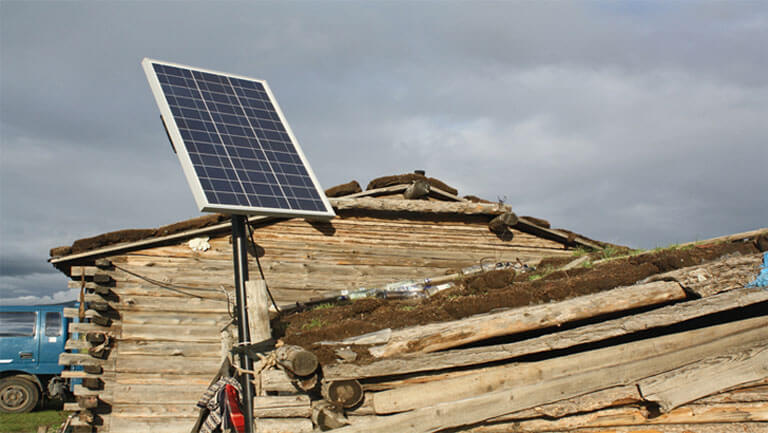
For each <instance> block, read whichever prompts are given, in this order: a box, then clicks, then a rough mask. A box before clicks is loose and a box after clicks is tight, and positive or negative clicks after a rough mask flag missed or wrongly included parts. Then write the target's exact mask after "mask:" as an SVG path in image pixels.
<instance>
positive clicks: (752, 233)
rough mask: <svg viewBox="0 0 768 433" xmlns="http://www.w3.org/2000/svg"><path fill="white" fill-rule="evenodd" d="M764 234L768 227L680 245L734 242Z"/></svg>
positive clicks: (767, 232)
mask: <svg viewBox="0 0 768 433" xmlns="http://www.w3.org/2000/svg"><path fill="white" fill-rule="evenodd" d="M764 234H768V227H764V228H761V229H757V230H750V231H747V232H741V233H734V234H731V235H725V236H718V237H716V238H709V239H705V240H703V241H693V242H686V243H684V244H680V245H679V246H680V247H687V246H688V245H701V244H711V243H713V242H733V241H740V240H744V239H750V238H755V237H758V236H761V235H764Z"/></svg>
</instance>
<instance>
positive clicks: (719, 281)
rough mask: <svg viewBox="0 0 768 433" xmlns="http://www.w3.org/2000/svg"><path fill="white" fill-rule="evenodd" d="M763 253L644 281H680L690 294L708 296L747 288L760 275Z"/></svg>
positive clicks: (687, 269)
mask: <svg viewBox="0 0 768 433" xmlns="http://www.w3.org/2000/svg"><path fill="white" fill-rule="evenodd" d="M762 262H763V253H757V254H750V255H746V256H736V257H728V258H725V259H721V260H717V261H714V262H709V263H705V264H702V265H697V266H689V267H686V268H681V269H676V270H674V271H670V272H665V273H662V274H656V275H653V276H651V277H648V278H646V279H645V280H643V282H652V281H677V282H678V283H680V285H681V286H683V287H685V288H686V289H687V290H688V291H690V292H693V293H696V294H697V295H699V296H702V297H707V296H712V295H715V294H717V293H721V292H726V291H729V290H734V289H739V288H741V287H744V286H745V285H747V283H749V282H750V281H752V280H754V279H755V276H757V274H758V273H759V272H760V265H761V264H762Z"/></svg>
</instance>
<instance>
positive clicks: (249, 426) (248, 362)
mask: <svg viewBox="0 0 768 433" xmlns="http://www.w3.org/2000/svg"><path fill="white" fill-rule="evenodd" d="M245 224H246V217H245V216H244V215H232V259H233V263H234V270H235V296H236V302H237V335H238V342H239V343H240V344H241V345H242V344H250V343H251V332H250V328H249V326H248V310H247V308H246V307H247V305H246V299H247V297H246V295H245V282H246V281H247V280H248V243H247V242H246V237H245ZM240 368H241V369H244V370H246V371H253V360H252V359H251V358H250V357H248V356H246V355H245V354H244V353H243V354H241V355H240ZM240 386H242V388H243V412H244V413H243V415H245V433H253V386H252V385H251V374H248V373H241V374H240Z"/></svg>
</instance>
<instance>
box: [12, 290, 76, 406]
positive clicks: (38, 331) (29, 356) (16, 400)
mask: <svg viewBox="0 0 768 433" xmlns="http://www.w3.org/2000/svg"><path fill="white" fill-rule="evenodd" d="M75 306H77V303H76V302H67V303H63V304H54V305H17V306H0V412H6V413H18V412H29V411H31V410H32V409H34V408H35V407H36V406H37V404H38V402H39V401H40V400H41V399H42V398H43V397H44V396H48V395H51V394H56V393H60V392H61V391H62V389H63V388H65V385H64V384H65V381H64V380H63V379H62V378H61V372H62V370H63V367H62V366H60V365H59V354H61V353H62V352H64V344H65V343H66V341H67V333H68V328H69V326H68V324H69V319H67V318H66V317H64V308H66V307H75Z"/></svg>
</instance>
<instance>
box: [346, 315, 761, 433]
mask: <svg viewBox="0 0 768 433" xmlns="http://www.w3.org/2000/svg"><path fill="white" fill-rule="evenodd" d="M745 322H746V321H745ZM765 322H766V320H765V318H763V320H762V322H761V323H760V324H758V327H757V328H755V329H753V330H751V331H747V332H744V333H740V334H735V335H729V336H726V337H718V338H717V339H716V340H714V341H711V342H710V343H707V344H696V345H693V346H689V347H687V348H685V349H682V350H681V349H680V347H679V344H681V343H683V342H684V341H686V337H688V336H690V335H691V334H690V333H685V334H682V336H681V335H677V336H675V338H674V339H676V340H677V341H676V343H677V344H671V343H672V341H670V338H668V337H669V336H666V337H659V338H655V339H652V340H648V341H646V342H645V343H646V347H645V350H647V353H646V356H645V357H644V358H642V359H637V358H636V357H627V356H624V353H623V352H624V351H626V350H627V349H628V348H630V347H633V346H635V347H637V346H636V344H637V343H629V344H624V345H620V346H614V347H611V348H608V349H610V350H611V351H612V352H613V353H612V355H613V360H614V363H613V365H606V364H605V363H597V364H596V363H591V362H589V360H581V361H582V362H580V363H579V365H578V366H574V367H579V368H580V369H578V370H576V371H575V372H574V373H573V374H569V375H566V376H561V377H556V378H553V379H541V375H542V374H543V373H546V372H547V370H546V369H539V370H538V371H537V372H536V373H535V374H534V377H532V381H533V383H530V384H522V383H520V382H519V381H516V380H515V378H513V379H512V382H513V383H516V384H518V385H516V386H514V387H512V388H504V389H501V390H496V391H492V390H489V389H488V388H487V387H486V388H485V389H484V390H482V391H481V392H480V393H479V395H477V396H475V397H470V398H464V399H461V400H455V401H448V402H444V403H437V404H432V403H430V402H427V403H426V404H425V406H426V407H422V408H420V409H415V410H413V411H410V412H405V413H400V414H395V415H390V416H385V417H376V418H374V419H373V420H371V421H370V422H363V423H358V424H354V425H351V426H347V427H343V428H341V429H338V430H337V432H338V433H353V432H360V433H363V432H366V433H388V432H395V431H409V432H413V433H419V432H423V433H427V432H435V431H439V430H445V429H448V428H451V427H460V426H465V425H472V424H477V423H480V422H483V421H485V420H487V419H490V418H494V417H498V416H502V415H505V414H508V413H511V412H515V411H519V410H523V409H528V408H531V407H535V406H537V405H541V404H545V403H551V402H554V401H557V400H563V399H566V398H571V397H576V396H579V395H584V394H588V393H590V392H595V391H598V390H600V389H605V388H609V387H612V386H620V385H627V384H630V383H632V382H633V381H635V380H638V379H640V378H643V377H647V376H649V375H652V374H654V372H661V371H665V370H669V368H670V367H672V368H674V367H673V366H680V365H684V364H685V363H687V362H690V360H691V359H696V358H695V357H696V356H700V355H701V353H702V352H703V351H702V348H703V347H707V349H709V350H710V351H714V353H717V352H718V351H721V350H723V349H724V348H727V347H739V346H742V345H744V344H745V343H746V341H749V340H752V341H750V343H753V342H757V341H766V342H768V330H764V329H763V327H764V325H765ZM729 325H730V324H729ZM742 325H743V324H742ZM753 325H754V323H753ZM706 330H710V329H706ZM692 332H695V331H692ZM681 340H682V341H681ZM688 341H689V342H690V341H691V340H688ZM649 342H650V346H648V344H649ZM675 346H677V347H675ZM664 348H666V353H662V352H664V350H663V349H664ZM601 350H603V349H601ZM595 352H599V351H595ZM583 361H587V362H583ZM587 366H589V367H593V368H589V367H587ZM585 367H587V368H585ZM536 377H538V378H536ZM459 389H460V388H455V387H450V388H449V387H443V388H441V390H440V392H441V393H443V394H449V395H451V394H453V398H461V396H459V395H455V394H454V393H455V392H456V391H458V390H459ZM420 396H422V397H426V396H427V395H426V394H420ZM375 405H376V403H375V402H374V406H375Z"/></svg>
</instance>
